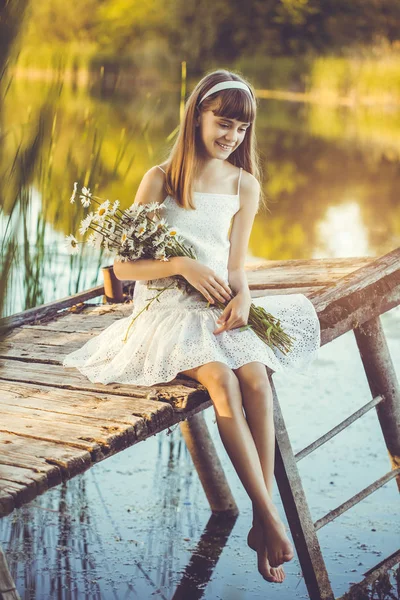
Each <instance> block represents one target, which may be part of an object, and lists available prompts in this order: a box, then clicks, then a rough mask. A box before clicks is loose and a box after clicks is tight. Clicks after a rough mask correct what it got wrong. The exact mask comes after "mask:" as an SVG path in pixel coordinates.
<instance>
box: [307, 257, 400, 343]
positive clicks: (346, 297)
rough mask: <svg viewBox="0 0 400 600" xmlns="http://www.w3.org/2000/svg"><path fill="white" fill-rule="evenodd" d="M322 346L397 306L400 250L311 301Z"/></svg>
mask: <svg viewBox="0 0 400 600" xmlns="http://www.w3.org/2000/svg"><path fill="white" fill-rule="evenodd" d="M312 301H313V304H314V306H315V309H316V310H317V312H318V316H319V319H320V324H321V345H323V344H326V343H328V342H330V341H331V340H333V339H335V338H336V337H338V336H339V335H342V334H343V333H345V332H346V331H349V330H351V329H354V328H355V327H358V326H359V325H361V324H362V323H365V322H366V321H369V320H370V319H372V318H374V317H377V316H379V315H380V314H382V313H384V312H386V311H388V310H391V309H392V308H394V307H395V306H398V305H399V304H400V248H397V249H395V250H393V251H392V252H389V253H388V254H386V255H385V256H382V257H380V258H378V259H377V260H374V261H372V262H371V263H370V264H369V265H367V266H365V267H362V268H361V269H358V270H357V271H356V272H355V273H352V274H350V275H346V276H345V277H343V278H342V279H340V280H338V281H337V282H336V283H335V284H334V285H332V286H330V287H327V288H325V289H324V290H322V291H321V292H319V293H318V294H316V295H315V296H314V297H313V299H312Z"/></svg>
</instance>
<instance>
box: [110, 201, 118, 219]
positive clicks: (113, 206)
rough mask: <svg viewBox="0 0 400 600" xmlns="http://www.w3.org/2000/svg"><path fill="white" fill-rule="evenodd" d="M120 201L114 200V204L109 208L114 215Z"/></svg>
mask: <svg viewBox="0 0 400 600" xmlns="http://www.w3.org/2000/svg"><path fill="white" fill-rule="evenodd" d="M119 205H120V202H119V200H115V202H114V204H113V205H112V208H111V209H110V213H111V214H112V215H115V213H116V212H117V210H118V208H119Z"/></svg>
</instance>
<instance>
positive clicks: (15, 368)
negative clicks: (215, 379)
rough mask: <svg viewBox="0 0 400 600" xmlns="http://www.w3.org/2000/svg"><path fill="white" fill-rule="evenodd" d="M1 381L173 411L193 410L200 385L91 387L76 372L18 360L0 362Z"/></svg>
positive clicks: (185, 381)
mask: <svg viewBox="0 0 400 600" xmlns="http://www.w3.org/2000/svg"><path fill="white" fill-rule="evenodd" d="M21 364H23V368H21ZM1 380H6V381H20V382H24V383H32V384H35V385H40V386H42V385H46V386H47V385H48V386H51V387H52V388H60V389H71V390H80V391H86V392H99V393H108V394H113V395H119V396H130V397H132V398H147V399H148V400H159V401H161V402H168V403H170V404H171V405H172V406H173V407H174V410H176V411H180V410H186V406H187V405H188V401H189V400H190V402H189V405H190V408H192V407H193V405H194V404H197V402H198V398H199V395H198V394H196V391H197V389H198V388H199V384H197V383H193V382H190V380H188V379H183V378H181V379H175V380H173V381H171V382H168V383H165V384H161V385H154V386H150V387H146V386H135V385H131V384H130V385H124V384H119V383H110V384H108V385H103V384H102V383H91V382H90V381H89V380H88V379H87V378H86V377H85V376H84V375H82V374H81V373H80V372H79V371H78V370H77V369H66V368H64V367H62V366H61V365H48V364H45V363H26V362H24V363H21V362H20V361H17V360H0V381H1ZM200 387H201V386H200Z"/></svg>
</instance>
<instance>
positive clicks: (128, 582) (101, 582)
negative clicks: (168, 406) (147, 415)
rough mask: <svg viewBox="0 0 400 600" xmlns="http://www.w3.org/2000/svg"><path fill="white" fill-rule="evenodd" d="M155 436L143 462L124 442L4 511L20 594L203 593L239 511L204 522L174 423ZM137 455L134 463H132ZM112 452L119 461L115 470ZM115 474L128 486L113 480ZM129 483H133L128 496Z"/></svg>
mask: <svg viewBox="0 0 400 600" xmlns="http://www.w3.org/2000/svg"><path fill="white" fill-rule="evenodd" d="M157 438H158V440H156V443H153V444H151V446H150V448H151V449H150V454H149V455H147V459H148V460H149V461H150V462H149V466H148V467H146V466H145V464H144V463H143V462H142V468H140V466H138V464H137V463H138V461H137V458H138V456H137V455H138V450H137V448H136V447H135V448H132V449H129V450H127V451H126V453H125V461H121V458H120V457H111V458H109V459H108V461H107V464H108V469H107V470H104V466H105V465H102V466H100V467H97V466H95V467H93V468H92V469H91V470H90V471H89V472H87V473H85V474H83V475H79V476H77V477H75V478H74V479H72V480H70V481H68V482H67V483H64V484H62V485H61V486H59V487H57V488H55V489H54V490H50V491H48V492H46V493H45V494H44V495H43V496H40V497H39V498H37V499H36V500H35V501H34V502H32V503H31V504H29V505H27V506H25V507H23V508H21V509H20V510H17V511H15V512H14V513H13V514H12V515H10V516H9V517H5V518H3V519H2V520H0V539H1V540H5V543H4V550H5V552H6V555H7V560H8V563H9V567H10V571H11V574H12V576H13V578H14V580H15V581H16V583H17V588H18V591H19V592H20V594H21V596H22V597H26V598H32V599H35V600H39V599H40V598H52V599H53V598H54V599H56V598H57V599H60V600H70V599H73V598H79V599H80V598H82V599H85V600H99V599H100V598H116V599H120V598H130V597H134V596H137V597H140V598H149V597H150V596H155V597H157V598H164V599H167V598H201V597H202V596H203V594H204V591H205V589H206V587H207V584H208V583H209V581H210V578H211V576H212V574H213V571H214V568H215V566H216V564H217V562H218V560H219V558H220V555H221V553H222V550H223V548H224V547H225V545H226V543H227V541H228V538H229V536H230V534H231V531H232V528H233V526H234V524H235V521H236V519H237V516H232V515H218V516H217V515H212V514H211V516H210V517H209V518H208V521H207V522H206V523H205V526H204V525H202V523H201V521H200V519H199V516H198V515H199V510H198V509H199V506H198V503H199V502H201V499H199V497H198V490H199V481H198V479H197V475H196V472H195V470H194V469H193V465H192V463H191V459H190V454H189V452H188V450H187V448H186V446H185V444H184V441H183V440H182V438H181V436H180V432H179V429H176V428H175V429H174V430H173V431H172V433H171V434H170V435H169V436H168V437H167V435H166V433H165V432H163V433H162V434H159V435H158V436H157ZM145 443H146V442H142V443H141V444H140V446H141V449H140V452H141V454H142V453H144V454H145V453H146V450H145V449H143V445H144V444H145ZM144 454H142V456H143V455H144ZM135 455H136V460H135V463H136V464H134V463H132V466H129V456H131V457H132V456H135ZM115 459H116V460H115ZM113 460H115V463H114V464H116V465H118V466H119V468H118V469H117V471H116V472H115V473H114V474H113V468H114V467H113ZM156 462H157V464H158V467H157V468H154V465H155V463H156ZM123 464H124V465H126V466H124V467H122V468H121V465H123ZM152 470H153V475H154V479H153V480H152V481H150V482H149V480H148V474H149V471H150V472H151V471H152ZM121 480H124V481H125V484H126V485H125V486H124V489H120V488H116V489H113V482H114V481H115V482H121ZM134 481H136V485H135V483H134ZM166 482H168V483H167V484H166ZM139 483H140V485H139ZM148 486H150V488H151V490H152V492H151V496H152V501H151V503H149V500H148V492H147V491H146V488H147V487H148ZM128 488H131V489H132V490H133V489H134V488H137V489H135V493H134V494H132V495H127V489H128ZM144 498H146V501H144ZM200 512H201V511H200ZM203 512H204V511H203ZM208 512H209V511H208ZM188 531H189V536H190V537H185V535H186V536H187V535H188V533H187V532H188ZM182 539H183V540H186V546H187V548H183V547H182ZM187 542H190V544H188V543H187ZM117 546H119V547H117ZM121 546H122V547H123V548H124V549H122V548H121ZM121 556H124V559H123V561H122V562H121ZM106 557H107V560H105V558H106Z"/></svg>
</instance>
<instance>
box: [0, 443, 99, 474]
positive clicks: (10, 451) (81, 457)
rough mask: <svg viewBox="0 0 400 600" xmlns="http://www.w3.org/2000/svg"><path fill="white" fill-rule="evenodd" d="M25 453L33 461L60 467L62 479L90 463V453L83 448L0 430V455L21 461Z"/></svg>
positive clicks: (77, 472)
mask: <svg viewBox="0 0 400 600" xmlns="http://www.w3.org/2000/svg"><path fill="white" fill-rule="evenodd" d="M27 453H28V455H29V456H31V457H32V459H33V460H34V461H39V463H41V462H42V461H44V462H45V463H46V464H48V465H53V466H55V467H57V468H58V469H60V471H61V474H62V476H63V479H69V478H70V477H73V476H74V475H78V474H79V473H83V472H84V471H86V469H88V468H89V467H90V465H91V464H92V460H91V456H90V453H89V452H87V451H85V450H80V449H78V448H74V447H72V446H62V445H61V444H54V443H52V442H47V441H45V440H37V439H35V438H26V437H24V436H21V435H16V434H13V433H7V432H4V431H0V454H1V456H2V457H6V456H8V455H11V456H14V455H15V456H20V457H21V460H22V461H23V460H24V457H25V456H26V455H27ZM21 466H23V465H22V464H21Z"/></svg>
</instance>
